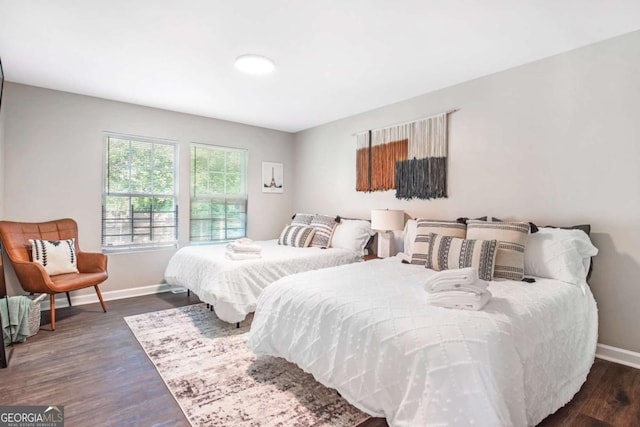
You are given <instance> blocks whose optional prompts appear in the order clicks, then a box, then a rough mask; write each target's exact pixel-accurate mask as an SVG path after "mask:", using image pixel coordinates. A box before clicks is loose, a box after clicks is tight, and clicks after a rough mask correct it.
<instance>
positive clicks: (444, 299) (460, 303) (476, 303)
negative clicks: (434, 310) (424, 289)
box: [427, 291, 491, 311]
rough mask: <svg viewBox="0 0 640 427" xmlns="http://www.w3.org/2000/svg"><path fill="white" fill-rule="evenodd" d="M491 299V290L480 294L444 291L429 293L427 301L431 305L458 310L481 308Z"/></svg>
mask: <svg viewBox="0 0 640 427" xmlns="http://www.w3.org/2000/svg"><path fill="white" fill-rule="evenodd" d="M490 299H491V292H489V291H486V292H483V293H481V294H477V293H475V292H465V291H446V292H437V293H433V294H429V296H428V297H427V301H428V302H429V304H431V305H435V306H437V307H444V308H455V309H459V310H476V311H477V310H482V308H483V307H484V306H485V305H486V304H487V303H488V302H489V300H490Z"/></svg>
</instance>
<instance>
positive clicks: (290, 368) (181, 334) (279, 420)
mask: <svg viewBox="0 0 640 427" xmlns="http://www.w3.org/2000/svg"><path fill="white" fill-rule="evenodd" d="M125 321H126V322H127V324H128V325H129V328H130V329H131V331H132V332H133V334H134V335H135V337H136V339H137V340H138V342H140V344H141V345H142V348H143V349H144V351H145V352H146V353H147V356H149V359H150V360H151V361H152V362H153V364H154V365H155V367H156V369H157V370H158V373H159V374H160V376H161V377H162V379H163V380H164V382H165V383H166V385H167V387H168V388H169V390H170V391H171V394H173V396H174V397H175V399H176V401H177V402H178V404H179V405H180V407H181V408H182V411H183V412H184V414H185V415H186V417H187V419H188V420H189V422H190V423H191V425H193V426H305V427H306V426H344V427H352V426H356V425H358V424H359V423H361V422H363V421H365V420H366V419H368V418H369V416H368V415H367V414H365V413H363V412H361V411H359V410H358V409H356V408H354V407H353V406H351V405H350V404H349V403H348V402H347V401H345V400H344V399H342V398H341V397H340V396H338V394H337V393H336V391H335V390H331V389H328V388H326V387H324V386H323V385H322V384H320V383H318V382H317V381H315V380H314V378H313V376H311V375H309V374H307V373H305V372H304V371H302V370H301V369H299V368H298V367H297V366H295V365H294V364H292V363H289V362H287V361H286V360H284V359H280V358H275V357H265V356H262V357H259V358H256V356H255V355H254V354H253V352H252V351H251V350H250V349H249V348H248V347H247V345H246V342H245V341H246V334H247V332H248V330H249V326H248V325H246V323H248V322H244V323H245V325H244V326H243V327H241V328H239V329H237V328H236V327H235V325H230V324H228V323H226V322H223V321H221V320H219V319H218V318H217V317H216V315H215V314H214V313H213V312H211V311H209V310H208V309H207V308H206V307H205V306H204V304H197V305H190V306H186V307H180V308H175V309H169V310H163V311H157V312H153V313H146V314H140V315H136V316H130V317H125Z"/></svg>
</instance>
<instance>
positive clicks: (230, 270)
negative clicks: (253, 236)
mask: <svg viewBox="0 0 640 427" xmlns="http://www.w3.org/2000/svg"><path fill="white" fill-rule="evenodd" d="M256 244H258V245H260V247H261V248H262V257H261V258H258V259H251V260H240V261H237V260H230V259H227V258H226V257H225V250H226V245H206V246H186V247H184V248H181V249H180V250H178V252H176V253H175V254H174V255H173V257H172V258H171V260H169V264H168V265H167V268H166V270H165V274H164V278H165V280H166V282H167V283H168V284H170V285H175V286H183V287H185V288H187V289H190V290H192V291H193V292H194V293H195V294H196V295H198V297H199V298H200V299H201V300H202V301H204V302H206V303H208V304H211V305H213V309H214V310H215V312H216V315H217V316H218V317H219V318H220V319H222V320H224V321H225V322H230V323H236V322H241V321H242V320H244V318H245V317H246V315H247V314H249V313H251V312H253V311H254V310H255V307H256V301H257V299H258V296H259V295H260V293H261V292H262V291H263V289H264V288H266V287H267V286H268V285H270V284H271V283H273V282H275V281H276V280H278V279H280V278H281V277H284V276H288V275H290V274H294V273H300V272H303V271H308V270H316V269H319V268H326V267H333V266H337V265H341V264H347V263H352V262H357V261H361V260H362V257H361V256H360V255H359V254H357V253H355V252H351V251H347V250H344V249H338V248H328V249H320V248H294V247H291V246H282V245H278V241H277V240H266V241H259V242H256Z"/></svg>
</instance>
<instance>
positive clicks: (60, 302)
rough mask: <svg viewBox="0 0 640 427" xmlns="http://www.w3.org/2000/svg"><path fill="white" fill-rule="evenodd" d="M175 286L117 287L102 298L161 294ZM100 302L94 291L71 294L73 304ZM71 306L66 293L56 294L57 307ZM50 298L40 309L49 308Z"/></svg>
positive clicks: (106, 299) (107, 299) (111, 298)
mask: <svg viewBox="0 0 640 427" xmlns="http://www.w3.org/2000/svg"><path fill="white" fill-rule="evenodd" d="M174 289H175V288H174V287H173V286H172V285H167V284H161V285H150V286H140V287H138V288H130V289H117V290H115V291H105V292H102V299H104V300H105V301H112V300H116V299H123V298H132V297H139V296H142V295H151V294H160V293H162V292H169V291H172V290H174ZM97 302H100V300H99V299H98V295H97V294H96V293H95V292H94V293H92V294H85V295H78V296H74V295H73V293H72V294H71V304H73V305H85V304H93V303H97ZM63 307H69V303H68V302H67V296H66V295H65V294H56V308H63ZM49 308H50V307H49V298H45V299H44V301H42V303H41V304H40V310H49Z"/></svg>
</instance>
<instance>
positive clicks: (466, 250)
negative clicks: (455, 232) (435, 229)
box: [425, 233, 497, 280]
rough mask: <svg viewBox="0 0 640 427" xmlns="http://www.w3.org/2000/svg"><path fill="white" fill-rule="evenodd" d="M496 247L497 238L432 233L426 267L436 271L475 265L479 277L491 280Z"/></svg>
mask: <svg viewBox="0 0 640 427" xmlns="http://www.w3.org/2000/svg"><path fill="white" fill-rule="evenodd" d="M496 248H497V242H496V241H495V240H465V239H459V238H457V237H451V236H443V235H441V234H433V233H431V234H430V235H429V254H428V256H427V262H426V263H425V267H427V268H430V269H432V270H435V271H441V270H454V269H458V268H467V267H473V268H474V269H475V270H476V272H477V273H478V278H479V279H482V280H491V276H492V275H493V267H494V263H495V260H496Z"/></svg>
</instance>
